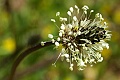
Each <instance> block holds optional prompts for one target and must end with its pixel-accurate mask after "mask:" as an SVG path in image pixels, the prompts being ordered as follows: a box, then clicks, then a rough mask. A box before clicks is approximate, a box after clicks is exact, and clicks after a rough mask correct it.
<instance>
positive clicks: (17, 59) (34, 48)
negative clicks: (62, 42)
mask: <svg viewBox="0 0 120 80" xmlns="http://www.w3.org/2000/svg"><path fill="white" fill-rule="evenodd" d="M50 45H53V43H52V42H51V41H49V42H45V44H44V46H42V45H41V43H39V44H37V45H35V46H33V47H30V48H28V49H26V50H24V51H23V52H22V53H21V54H20V55H19V56H18V57H17V58H16V60H15V62H14V63H13V66H12V69H11V72H10V76H9V79H8V80H13V79H14V74H15V71H16V68H17V67H18V65H19V64H20V62H21V61H22V60H23V59H24V58H25V57H26V56H27V55H29V54H30V53H32V52H34V51H36V50H38V49H41V48H43V47H46V46H50Z"/></svg>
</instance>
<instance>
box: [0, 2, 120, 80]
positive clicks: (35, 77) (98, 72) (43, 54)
mask: <svg viewBox="0 0 120 80" xmlns="http://www.w3.org/2000/svg"><path fill="white" fill-rule="evenodd" d="M74 5H77V6H78V7H79V8H81V7H82V6H83V5H88V6H89V7H90V9H94V10H95V13H97V12H100V13H101V14H102V15H103V17H104V18H105V21H106V22H107V23H108V26H109V29H110V30H111V31H112V39H111V41H109V44H110V49H108V50H107V49H104V51H103V52H102V56H103V57H104V60H103V62H102V63H98V64H95V65H94V66H93V67H89V66H88V67H87V68H86V69H85V70H83V71H78V70H77V67H76V68H74V71H70V70H69V63H67V62H66V61H61V60H58V61H57V63H56V67H54V66H52V63H54V62H55V60H56V57H57V56H58V55H59V52H60V51H59V50H55V49H53V47H54V46H49V47H46V48H44V49H41V50H38V51H35V52H34V53H32V54H31V55H29V56H27V57H26V58H25V59H24V60H23V61H22V62H21V63H20V65H19V67H18V68H17V71H16V74H15V80H120V36H119V35H120V0H0V80H5V79H6V78H7V77H8V76H9V74H10V69H11V66H12V64H13V62H14V59H15V58H16V56H17V55H19V53H20V52H21V51H22V50H23V49H25V48H27V47H29V46H32V45H34V44H36V43H39V42H40V41H45V40H49V39H48V37H47V35H48V34H49V33H52V34H54V35H57V33H58V28H57V27H56V26H55V25H54V24H53V23H52V22H51V21H50V19H51V18H56V16H55V13H56V12H58V11H60V12H61V15H62V16H66V15H67V14H66V12H67V10H68V9H69V7H71V6H74ZM57 23H58V24H59V22H57Z"/></svg>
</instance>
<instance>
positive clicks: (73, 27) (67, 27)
mask: <svg viewBox="0 0 120 80" xmlns="http://www.w3.org/2000/svg"><path fill="white" fill-rule="evenodd" d="M88 9H89V7H88V6H86V5H85V6H83V7H82V9H79V8H78V6H76V5H75V6H74V7H70V9H69V11H68V12H67V15H68V18H66V17H61V16H60V12H57V13H56V16H57V17H59V21H60V22H61V25H60V26H58V25H56V26H57V27H58V28H59V34H58V37H57V39H54V37H53V35H52V34H49V35H48V36H49V38H52V42H53V43H54V44H55V46H56V47H59V44H62V46H63V48H62V50H61V53H60V55H59V57H61V58H62V59H65V60H66V61H67V62H69V64H70V67H69V69H70V70H73V66H74V65H75V64H76V65H77V66H78V70H83V69H84V68H85V67H86V66H87V65H88V64H90V65H93V64H96V63H97V62H102V61H103V57H102V56H101V52H102V50H103V48H107V49H109V44H108V43H107V42H106V41H107V40H110V38H111V34H110V33H109V32H110V31H109V30H107V28H108V26H107V23H106V22H104V18H103V17H102V15H101V14H100V13H97V14H96V15H95V18H94V19H91V14H92V13H93V12H94V10H90V11H89V12H88ZM80 11H81V12H82V13H81V12H80ZM51 21H53V22H54V23H55V22H56V20H55V19H51Z"/></svg>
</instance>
